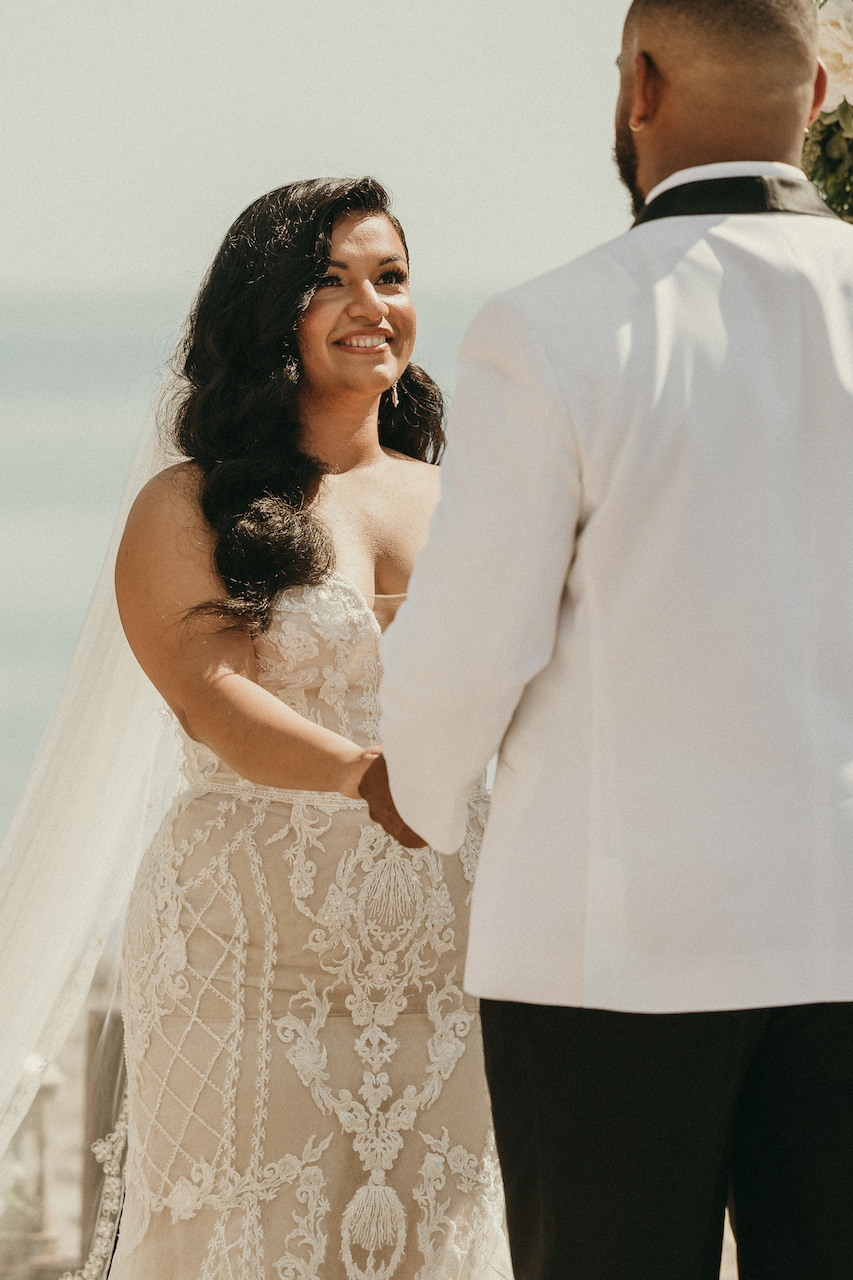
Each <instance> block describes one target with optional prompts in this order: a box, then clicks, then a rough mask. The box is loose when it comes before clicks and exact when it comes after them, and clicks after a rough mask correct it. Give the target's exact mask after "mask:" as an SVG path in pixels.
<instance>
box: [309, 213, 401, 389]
mask: <svg viewBox="0 0 853 1280" xmlns="http://www.w3.org/2000/svg"><path fill="white" fill-rule="evenodd" d="M298 339H299V351H300V354H301V356H302V367H303V382H302V386H303V392H304V393H307V394H308V395H310V396H311V397H312V398H313V397H316V396H326V395H331V396H338V395H340V394H341V392H352V393H355V394H363V395H365V396H378V395H381V394H382V392H383V391H386V390H387V389H388V387H390V386H391V384H392V383H393V382H396V381H397V379H398V378H399V377H400V375H401V374H402V372H403V370H404V369H405V368H406V365H407V364H408V363H409V360H410V359H411V355H412V350H413V348H414V345H415V308H414V305H413V303H412V299H411V297H410V296H409V265H408V262H407V261H406V250H405V248H404V247H403V243H402V241H401V240H400V237H399V236H398V235H397V232H396V231H395V230H394V228H393V226H392V225H391V223H390V222H389V221H388V219H387V218H386V217H385V216H384V215H383V214H363V213H353V214H349V215H348V216H347V217H345V218H341V220H340V221H339V222H338V223H337V224H336V226H335V228H334V230H333V232H332V251H331V255H330V261H329V268H328V272H327V274H326V277H325V279H324V280H323V281H322V283H321V284H320V286H319V287H318V289H317V291H316V293H315V294H314V297H313V298H312V299H311V302H310V303H309V305H308V308H307V310H306V311H305V313H304V315H303V317H302V319H301V321H300V323H299V333H298Z"/></svg>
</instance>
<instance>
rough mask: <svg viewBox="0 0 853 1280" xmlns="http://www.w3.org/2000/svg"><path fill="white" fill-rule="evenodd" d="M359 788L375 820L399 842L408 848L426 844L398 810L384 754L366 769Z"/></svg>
mask: <svg viewBox="0 0 853 1280" xmlns="http://www.w3.org/2000/svg"><path fill="white" fill-rule="evenodd" d="M358 789H359V792H360V794H361V797H362V799H363V800H366V801H367V807H368V809H369V810H370V816H371V818H372V819H373V821H374V822H378V823H379V825H380V827H384V828H385V830H386V831H387V832H388V834H389V836H393V838H394V839H395V840H396V841H397V843H398V844H401V845H403V846H404V847H405V848H406V849H420V848H421V847H422V846H423V845H425V844H426V840H422V839H421V837H420V836H419V835H418V834H417V832H416V831H413V830H412V828H411V827H407V826H406V824H405V822H404V821H403V819H402V818H401V817H400V815H399V813H398V812H397V809H396V807H395V805H394V801H393V800H392V799H391V788H390V787H389V785H388V769H387V767H386V764H385V757H384V756H382V755H379V756H377V757H376V759H375V760H374V761H373V763H372V764H371V765H370V766H369V767H368V768H367V769H366V770H365V771H364V774H363V775H362V779H361V782H360V783H359V787H358Z"/></svg>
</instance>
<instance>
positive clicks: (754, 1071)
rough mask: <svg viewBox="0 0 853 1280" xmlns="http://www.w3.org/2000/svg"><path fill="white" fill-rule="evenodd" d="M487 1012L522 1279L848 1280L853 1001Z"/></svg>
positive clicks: (851, 1259) (527, 1007) (495, 1007)
mask: <svg viewBox="0 0 853 1280" xmlns="http://www.w3.org/2000/svg"><path fill="white" fill-rule="evenodd" d="M481 1013H482V1022H483V1041H484V1046H485V1054H486V1072H487V1075H488V1080H489V1089H490V1092H491V1095H492V1107H493V1111H494V1119H495V1132H496V1135H497V1143H498V1152H499V1155H500V1160H501V1167H502V1170H503V1176H504V1185H505V1188H506V1197H507V1215H508V1222H509V1231H510V1243H511V1248H512V1257H513V1266H514V1269H515V1276H516V1280H718V1276H719V1270H720V1252H721V1246H722V1235H723V1222H724V1213H725V1207H726V1201H727V1199H728V1200H729V1205H730V1211H731V1216H732V1223H733V1227H734V1231H735V1236H736V1239H737V1244H738V1267H739V1272H740V1277H741V1280H853V1004H814V1005H797V1006H792V1007H789V1008H778V1009H748V1010H738V1011H734V1012H722V1013H678V1014H637V1013H613V1012H609V1011H606V1010H601V1009H576V1008H558V1007H554V1006H549V1005H531V1004H514V1003H510V1002H508V1001H500V1000H483V1001H481Z"/></svg>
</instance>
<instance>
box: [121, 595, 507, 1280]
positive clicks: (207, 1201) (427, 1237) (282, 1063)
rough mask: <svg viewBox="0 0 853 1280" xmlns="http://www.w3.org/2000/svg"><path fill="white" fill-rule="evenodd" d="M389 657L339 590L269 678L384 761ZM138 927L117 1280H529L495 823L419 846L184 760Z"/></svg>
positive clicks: (287, 642)
mask: <svg viewBox="0 0 853 1280" xmlns="http://www.w3.org/2000/svg"><path fill="white" fill-rule="evenodd" d="M379 636H380V629H379V624H378V623H377V620H376V617H375V616H374V614H373V613H372V611H371V610H370V608H369V607H368V604H367V602H366V600H365V598H364V597H363V596H362V594H361V593H360V591H359V590H358V588H356V587H355V586H354V584H352V583H350V582H349V581H348V580H347V579H346V578H344V577H342V576H341V575H340V574H337V573H335V574H332V575H331V576H330V577H329V578H328V579H326V580H325V581H324V582H323V583H322V584H320V585H319V586H315V587H299V588H296V589H294V590H291V591H288V592H286V593H285V594H284V595H283V596H282V598H281V600H280V602H279V605H278V607H277V611H276V617H275V621H274V623H273V625H272V627H271V629H270V631H269V632H268V633H267V634H266V635H265V636H264V637H263V638H262V639H260V640H259V641H257V642H256V649H257V652H258V659H259V679H260V683H261V684H262V685H263V686H264V687H265V688H267V689H269V690H270V691H271V692H273V693H274V694H275V695H276V696H277V697H278V698H280V699H282V700H283V701H284V702H286V703H287V704H288V705H289V706H291V707H292V708H293V709H294V710H296V711H298V712H299V713H300V714H301V715H304V716H307V717H309V718H310V719H312V720H314V721H316V722H318V723H320V724H323V725H325V726H326V727H328V728H331V729H334V730H336V731H337V732H339V733H342V734H344V735H346V736H347V737H349V738H350V739H352V740H353V741H355V742H357V743H359V744H360V745H363V746H369V745H371V744H372V743H374V742H376V741H377V736H378V735H377V724H378V703H377V691H378V686H379V675H380V666H379ZM184 771H185V778H186V790H184V791H183V792H182V793H181V795H180V796H179V797H178V799H177V800H176V802H175V805H174V806H173V808H172V810H171V811H170V813H169V815H168V816H167V818H166V819H165V821H164V823H163V825H162V827H161V829H160V832H159V833H158V836H157V837H156V838H155V840H154V842H153V844H152V846H151V847H150V849H149V850H148V852H147V854H146V855H145V858H144V860H143V863H142V866H141V867H140V871H139V874H138V877H137V880H136V884H135V886H134V890H133V894H132V898H131V902H130V906H129V909H128V915H127V922H126V927H125V939H124V944H123V954H122V982H123V999H124V1018H125V1043H126V1055H127V1065H128V1093H129V1111H128V1160H127V1169H126V1186H127V1191H126V1200H125V1205H124V1211H123V1214H122V1218H121V1225H120V1230H119V1241H118V1249H117V1252H116V1256H115V1258H114V1261H113V1265H112V1269H111V1271H110V1275H111V1277H112V1280H143V1277H144V1278H145V1280H150V1277H151V1276H155V1275H168V1276H170V1277H171V1278H172V1280H196V1278H197V1280H226V1278H227V1280H266V1278H267V1277H278V1280H338V1278H340V1280H344V1278H345V1280H439V1277H440V1278H442V1280H445V1278H446V1280H456V1278H457V1277H458V1278H459V1280H462V1278H463V1277H464V1278H466V1280H498V1278H499V1277H505V1278H510V1277H511V1274H512V1273H511V1266H510V1262H509V1253H508V1249H507V1245H506V1240H505V1236H504V1232H503V1194H502V1187H501V1181H500V1174H499V1170H498V1164H497V1159H496V1154H495V1149H494V1140H493V1136H492V1130H491V1121H490V1114H489V1104H488V1095H487V1090H486V1084H485V1077H484V1072H483V1062H482V1049H481V1045H480V1038H479V1020H478V1014H477V1005H476V1001H475V1000H473V999H472V998H470V997H468V996H465V995H464V994H463V993H462V990H461V985H460V981H459V979H460V978H461V969H462V959H463V956H464V948H465V944H466V941H467V916H468V901H469V898H470V890H471V884H472V880H473V876H474V869H475V865H476V859H477V853H478V849H479V843H480V838H481V835H482V828H483V822H484V817H485V805H486V798H485V794H484V793H479V794H477V795H475V796H474V797H473V798H472V800H471V804H470V819H469V826H468V835H467V838H466V841H465V844H464V845H463V847H462V849H460V850H459V852H458V854H456V855H454V856H453V857H444V856H442V855H441V854H438V853H436V852H435V851H433V850H431V849H414V850H410V849H404V848H403V847H402V846H401V845H399V844H397V843H396V842H395V841H394V840H392V839H391V838H390V837H388V836H387V835H386V834H385V833H384V832H383V831H382V830H381V829H380V828H379V827H377V826H376V825H375V824H373V823H371V822H370V820H369V817H368V814H367V806H366V805H365V804H364V803H362V802H361V801H354V800H348V799H347V798H345V797H343V796H341V795H339V794H337V793H334V792H311V791H284V790H278V789H276V788H270V787H258V786H255V785H253V784H251V783H248V782H246V781H245V780H244V779H241V778H240V777H238V776H237V775H236V774H234V773H233V772H232V771H231V770H230V769H228V768H226V766H225V765H223V764H222V762H221V761H220V760H219V759H218V758H217V757H216V756H215V755H213V753H212V752H210V751H208V750H207V749H206V748H204V747H200V746H198V744H195V743H192V742H190V741H189V740H188V739H187V740H186V742H185V765H184Z"/></svg>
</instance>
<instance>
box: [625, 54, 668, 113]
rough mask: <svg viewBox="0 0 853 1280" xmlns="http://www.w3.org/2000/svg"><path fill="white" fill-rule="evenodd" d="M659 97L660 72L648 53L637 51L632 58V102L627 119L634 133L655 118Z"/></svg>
mask: <svg viewBox="0 0 853 1280" xmlns="http://www.w3.org/2000/svg"><path fill="white" fill-rule="evenodd" d="M660 99H661V78H660V72H659V71H658V69H657V67H656V66H655V64H654V61H653V59H652V57H651V56H650V55H649V54H648V53H638V54H637V55H636V57H635V58H634V102H633V106H632V110H631V116H630V120H629V123H630V125H631V128H632V129H633V130H634V132H635V133H639V131H640V130H641V129H642V127H643V125H644V124H648V123H649V121H650V120H653V119H654V118H655V116H656V115H657V111H658V107H659V106H660Z"/></svg>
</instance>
